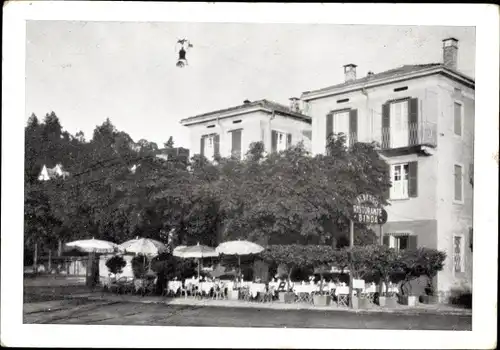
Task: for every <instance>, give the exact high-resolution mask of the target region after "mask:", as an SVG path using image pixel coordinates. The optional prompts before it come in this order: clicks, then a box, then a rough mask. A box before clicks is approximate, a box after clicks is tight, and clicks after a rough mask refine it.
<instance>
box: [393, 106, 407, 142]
mask: <svg viewBox="0 0 500 350" xmlns="http://www.w3.org/2000/svg"><path fill="white" fill-rule="evenodd" d="M390 118H391V129H392V130H391V133H392V135H391V138H392V140H391V141H392V142H391V144H392V147H393V148H398V147H404V146H408V139H409V130H408V100H405V101H399V102H393V103H391V117H390Z"/></svg>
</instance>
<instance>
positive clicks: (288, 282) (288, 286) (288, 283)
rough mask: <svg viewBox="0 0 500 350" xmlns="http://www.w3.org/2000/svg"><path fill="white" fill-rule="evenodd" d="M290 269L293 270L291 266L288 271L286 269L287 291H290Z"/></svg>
mask: <svg viewBox="0 0 500 350" xmlns="http://www.w3.org/2000/svg"><path fill="white" fill-rule="evenodd" d="M292 271H293V266H292V267H290V271H288V281H287V292H288V291H290V283H291V282H292Z"/></svg>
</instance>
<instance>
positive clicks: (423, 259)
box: [398, 248, 446, 295]
mask: <svg viewBox="0 0 500 350" xmlns="http://www.w3.org/2000/svg"><path fill="white" fill-rule="evenodd" d="M445 258H446V254H445V253H444V252H441V251H438V250H436V249H431V248H418V249H415V250H405V251H404V252H403V253H402V254H401V255H400V261H399V264H398V265H399V267H400V269H401V271H402V273H403V283H402V284H401V291H402V293H403V295H411V281H412V280H414V279H416V278H419V277H420V276H427V277H428V278H429V286H428V287H427V291H428V292H429V293H434V288H433V285H432V279H433V277H435V276H436V274H437V273H438V272H439V271H441V270H442V269H443V266H444V260H445Z"/></svg>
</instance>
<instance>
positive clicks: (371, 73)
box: [366, 71, 374, 77]
mask: <svg viewBox="0 0 500 350" xmlns="http://www.w3.org/2000/svg"><path fill="white" fill-rule="evenodd" d="M373 74H374V73H373V72H372V71H369V72H368V74H367V75H366V76H368V77H371V76H372V75H373Z"/></svg>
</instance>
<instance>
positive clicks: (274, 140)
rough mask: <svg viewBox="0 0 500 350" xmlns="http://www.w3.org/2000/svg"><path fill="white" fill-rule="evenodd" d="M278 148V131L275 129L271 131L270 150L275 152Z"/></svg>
mask: <svg viewBox="0 0 500 350" xmlns="http://www.w3.org/2000/svg"><path fill="white" fill-rule="evenodd" d="M277 149H278V133H277V132H276V131H274V130H273V131H272V132H271V152H276V150H277Z"/></svg>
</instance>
